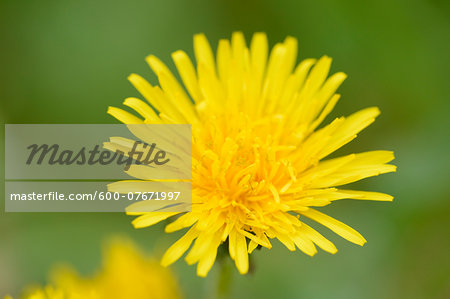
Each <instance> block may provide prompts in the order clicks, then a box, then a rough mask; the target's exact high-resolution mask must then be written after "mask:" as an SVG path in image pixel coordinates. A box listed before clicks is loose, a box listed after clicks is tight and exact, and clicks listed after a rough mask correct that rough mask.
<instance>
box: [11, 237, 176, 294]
mask: <svg viewBox="0 0 450 299" xmlns="http://www.w3.org/2000/svg"><path fill="white" fill-rule="evenodd" d="M168 270H169V269H165V268H163V267H161V265H159V263H158V262H157V261H156V260H154V259H152V258H149V257H146V256H145V255H143V254H142V253H141V252H140V251H139V249H138V248H137V247H136V246H135V245H134V244H133V243H131V241H129V240H128V239H123V238H119V239H115V240H113V241H112V242H110V244H109V245H108V246H107V247H106V250H105V253H104V257H103V267H102V268H101V269H100V271H98V272H97V273H96V274H95V275H93V276H91V277H83V276H80V275H79V274H78V273H77V272H76V271H75V270H74V269H73V268H72V267H69V266H60V267H58V268H55V269H54V271H53V273H52V275H51V284H48V285H47V286H45V287H39V286H31V287H29V288H28V289H27V290H26V291H25V294H24V296H22V297H21V298H25V299H114V298H117V299H123V298H140V299H141V298H142V299H166V298H169V299H177V298H181V297H182V296H181V293H180V289H179V287H178V284H177V282H176V280H175V277H174V276H173V275H172V273H171V272H170V271H168ZM5 299H12V297H10V296H6V297H5Z"/></svg>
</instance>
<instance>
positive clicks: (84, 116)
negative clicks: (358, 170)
mask: <svg viewBox="0 0 450 299" xmlns="http://www.w3.org/2000/svg"><path fill="white" fill-rule="evenodd" d="M449 12H450V6H449V3H448V2H446V1H439V0H429V1H424V0H422V1H418V0H412V1H406V0H402V1H388V0H380V1H373V2H371V3H366V2H364V1H345V0H343V1H332V0H328V1H324V0H322V1H270V2H269V1H256V0H251V1H236V0H232V1H181V0H178V1H174V0H169V1H138V0H132V1H104V0H101V1H74V0H71V1H16V0H7V1H5V0H1V1H0V45H1V55H0V118H1V119H2V120H3V122H5V123H116V121H115V120H114V119H113V118H112V117H110V116H108V115H107V114H106V109H107V106H108V105H114V106H121V102H122V101H123V99H124V98H125V97H128V96H138V93H137V91H136V90H134V88H133V87H132V86H131V84H129V83H128V82H127V80H126V77H127V76H128V75H129V74H130V73H133V72H134V73H138V74H141V75H143V76H144V77H146V78H149V79H150V80H151V81H152V82H156V81H155V77H154V75H152V74H151V72H150V69H149V67H148V66H147V65H146V63H145V61H144V57H145V56H146V55H148V54H155V55H156V56H158V57H159V58H161V59H162V60H163V61H164V62H166V63H168V64H169V65H170V67H171V68H172V69H173V63H172V62H171V60H170V53H171V52H173V51H175V50H178V49H184V50H186V51H187V52H188V53H189V54H190V55H191V56H192V35H193V34H194V33H198V32H204V33H205V34H206V35H207V36H208V38H209V39H210V41H211V44H212V45H213V47H214V48H215V47H216V45H217V42H218V40H219V39H220V38H229V37H230V35H231V32H232V31H234V30H242V31H243V32H244V33H245V35H246V37H247V40H249V39H250V37H251V34H252V33H253V32H255V31H265V32H267V33H268V35H269V40H270V43H271V45H273V44H274V43H276V42H278V41H282V40H283V39H284V38H285V37H286V36H287V35H291V36H294V37H297V38H298V40H299V56H300V59H304V58H309V57H315V58H318V57H320V56H321V55H324V54H326V55H329V56H331V57H333V59H334V60H333V66H332V71H333V72H337V71H344V72H346V73H347V74H348V76H349V77H348V79H347V80H346V82H344V84H343V86H342V87H341V88H340V89H339V92H340V93H341V94H342V98H341V100H340V102H339V104H338V106H337V108H336V109H335V111H334V113H333V117H337V116H341V115H348V114H350V113H352V112H354V111H356V110H358V109H361V108H363V107H368V106H378V107H380V109H381V111H382V114H381V116H380V117H379V118H378V119H377V121H376V122H375V123H374V124H373V125H372V126H371V127H369V128H368V129H366V130H365V131H364V132H363V133H362V134H361V135H360V136H359V138H358V139H357V140H355V141H353V142H352V143H351V144H349V145H347V146H346V147H345V148H343V149H342V150H340V151H339V153H341V154H345V153H351V152H359V151H365V150H372V149H387V150H394V151H395V154H396V160H395V164H396V165H397V166H398V171H397V173H395V174H388V175H383V176H381V177H376V178H371V179H368V180H365V181H364V182H360V183H357V184H354V187H355V188H360V189H363V190H373V191H383V192H386V193H389V194H392V195H393V196H395V201H394V202H393V203H385V202H361V201H341V202H337V203H335V204H333V205H331V206H328V207H326V208H323V209H321V210H323V211H325V212H326V213H328V214H329V215H331V216H334V217H336V218H337V219H339V220H342V221H343V222H345V223H347V224H349V225H351V226H353V227H354V228H356V229H357V230H358V231H359V232H361V233H362V234H363V235H364V236H365V238H366V239H367V240H368V242H367V244H366V245H365V246H364V247H362V248H360V247H359V246H357V245H353V244H350V243H348V242H347V241H345V240H343V239H341V238H340V237H338V236H336V235H333V234H332V233H330V232H329V231H327V230H326V229H320V227H319V226H317V225H315V226H314V227H316V228H317V227H319V230H320V232H323V233H324V235H326V236H328V237H330V239H331V240H332V241H333V242H335V244H336V245H337V247H338V249H339V252H338V253H337V254H336V255H329V254H327V253H324V252H319V253H318V254H317V255H316V256H315V257H313V258H310V257H308V256H306V255H304V254H302V253H300V252H298V251H297V252H294V253H291V252H289V251H288V250H287V249H286V248H284V247H282V246H281V245H279V244H278V243H277V242H276V241H274V243H276V244H275V246H274V248H273V249H272V250H265V249H263V250H261V251H258V252H256V253H255V254H254V262H255V271H254V273H253V274H250V275H247V276H240V275H239V274H238V273H237V271H236V270H234V269H233V273H234V274H233V288H232V294H233V295H235V297H237V298H246V297H248V298H257V297H262V298H267V297H276V298H400V297H402V298H444V297H449V296H450V275H449V273H450V262H449V261H450V259H449V258H448V252H449V251H450V244H449V243H450V241H449V238H448V236H449V232H448V229H449V227H450V220H449V219H450V217H449V214H450V204H449V199H450V198H449V195H450V192H449V185H448V181H449V177H450V159H449V157H448V155H449V154H448V153H449V148H450V142H449V133H448V132H449V129H450V123H449V112H450V96H449V83H448V80H449V72H450V71H449V69H450V61H449V60H450V56H449V53H450V17H449V15H450V14H449ZM331 119H332V118H329V119H328V120H331ZM2 135H3V131H2ZM2 137H3V136H2ZM2 156H3V145H2ZM1 163H2V164H1V166H2V168H4V161H1ZM2 176H3V173H2ZM1 188H3V186H2V187H1ZM0 191H2V193H3V190H0ZM2 198H3V197H2ZM0 213H1V218H0V295H2V294H4V293H5V292H11V293H13V294H17V293H18V291H19V290H20V289H21V287H22V286H24V285H26V284H28V283H30V282H39V283H43V282H45V279H46V275H47V274H46V273H47V272H48V270H49V269H50V268H51V266H52V265H53V264H54V263H57V262H61V261H64V262H67V263H71V264H73V265H74V266H75V267H76V268H77V269H78V270H79V271H80V272H81V273H83V274H89V273H92V271H93V270H94V269H96V268H98V266H99V264H100V246H101V243H102V240H104V239H105V238H107V237H108V236H110V235H114V234H116V233H122V234H127V235H128V236H130V237H131V238H133V239H135V240H136V241H137V242H138V243H139V244H140V245H142V246H143V247H144V248H146V249H147V250H148V251H149V252H153V253H154V254H155V255H156V256H161V255H162V253H163V252H164V249H165V248H167V247H168V246H169V245H170V244H171V243H172V242H174V241H175V239H176V238H178V237H179V236H180V234H171V235H167V234H163V233H162V228H163V225H162V224H160V225H156V226H155V227H153V228H148V229H141V230H134V229H133V228H132V227H131V224H130V222H131V220H132V218H131V217H128V216H125V215H123V214H113V213H110V214H108V213H103V214H99V213H91V214H82V213H73V214H56V213H55V214H52V213H17V214H10V213H8V214H5V213H4V210H3V209H2V211H1V212H0ZM217 268H218V267H217V264H216V265H215V267H214V268H213V270H212V272H211V273H210V275H209V276H208V278H206V279H202V278H199V277H196V276H195V268H194V267H192V266H187V265H186V263H185V262H184V261H179V262H177V263H176V264H175V265H174V266H173V267H172V269H173V270H174V271H175V272H176V274H177V277H178V280H179V281H180V283H181V286H182V289H183V291H184V293H185V294H186V295H187V297H188V298H199V297H200V298H201V297H208V296H209V295H210V294H211V292H214V287H215V281H216V279H217V274H218V271H217V270H218V269H217ZM137 279H138V278H137Z"/></svg>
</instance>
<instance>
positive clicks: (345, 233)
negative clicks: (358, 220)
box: [301, 209, 366, 246]
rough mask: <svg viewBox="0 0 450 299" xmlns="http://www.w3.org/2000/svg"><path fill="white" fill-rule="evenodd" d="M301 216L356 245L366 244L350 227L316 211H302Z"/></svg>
mask: <svg viewBox="0 0 450 299" xmlns="http://www.w3.org/2000/svg"><path fill="white" fill-rule="evenodd" d="M301 214H302V215H304V216H306V217H308V218H311V219H312V220H314V221H317V222H318V223H320V224H322V225H323V226H326V227H328V228H329V229H331V230H332V231H334V232H335V233H336V234H338V235H340V236H341V237H342V238H344V239H346V240H348V241H350V242H352V243H355V244H358V245H361V246H362V245H364V243H366V239H364V237H363V236H361V234H360V233H358V232H357V231H356V230H354V229H353V228H351V227H350V226H348V225H346V224H344V223H342V222H340V221H338V220H336V219H334V218H332V217H330V216H328V215H325V214H323V213H321V212H319V211H317V210H314V209H309V210H307V211H302V212H301Z"/></svg>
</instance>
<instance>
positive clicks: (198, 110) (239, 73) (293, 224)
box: [108, 32, 396, 276]
mask: <svg viewBox="0 0 450 299" xmlns="http://www.w3.org/2000/svg"><path fill="white" fill-rule="evenodd" d="M194 53H195V60H196V66H194V64H193V63H192V62H191V60H190V59H189V57H188V55H187V54H186V53H185V52H183V51H176V52H174V53H173V54H172V58H173V61H174V63H175V66H176V68H177V70H178V74H179V76H180V78H181V81H182V84H180V82H179V81H178V80H177V79H176V77H175V76H174V75H173V74H172V73H171V72H170V71H169V68H168V67H167V66H166V65H165V64H164V63H163V62H161V60H159V59H158V58H156V57H155V56H152V55H150V56H148V57H147V58H146V61H147V62H148V64H149V65H150V67H151V68H152V70H153V71H154V72H155V73H156V75H157V77H158V81H159V85H160V86H152V85H151V84H150V83H149V82H147V81H146V80H145V79H144V78H142V77H141V76H139V75H136V74H132V75H130V76H129V78H128V79H129V80H130V81H131V83H132V84H133V85H134V86H135V87H136V89H137V90H138V91H139V92H140V93H141V94H142V96H143V97H144V98H145V100H147V101H148V102H149V103H150V104H151V106H150V105H148V104H147V103H145V102H144V101H142V100H140V99H137V98H127V99H126V100H125V102H124V105H126V106H128V107H130V108H132V109H134V110H135V111H136V112H137V113H138V114H139V115H140V117H138V116H136V115H134V114H131V113H129V112H126V111H124V110H122V109H119V108H115V107H110V108H109V109H108V113H109V114H111V115H112V116H114V117H116V118H117V119H118V120H119V121H121V122H123V123H127V124H139V123H181V124H184V123H189V124H192V126H193V149H192V152H193V157H192V159H193V169H192V172H193V174H192V184H193V191H192V192H193V207H192V211H191V212H186V213H184V214H180V215H177V213H169V212H147V213H141V214H140V215H139V217H137V218H136V219H134V221H133V225H134V226H135V227H136V228H141V227H147V226H150V225H153V224H155V223H157V222H160V221H162V220H165V219H167V218H169V217H172V216H176V215H177V216H176V217H177V218H176V220H175V221H173V222H172V223H170V224H168V225H167V226H166V228H165V231H166V232H167V233H170V232H174V231H177V230H181V229H186V228H188V230H187V232H186V233H185V234H184V235H183V237H181V238H180V239H179V240H178V241H176V242H175V243H174V244H173V245H172V246H171V247H170V248H169V249H168V250H167V251H166V253H165V254H164V256H163V258H162V264H163V265H165V266H167V265H169V264H172V263H173V262H175V261H176V260H178V259H179V258H180V257H181V256H182V255H183V254H184V253H185V252H186V251H187V250H188V249H189V248H190V251H189V253H188V254H187V255H186V258H185V260H186V262H187V263H188V264H195V263H198V265H197V274H198V275H199V276H206V275H207V273H208V271H209V270H210V269H211V267H212V266H213V264H214V261H215V259H216V255H217V249H218V247H219V246H220V245H221V244H222V243H224V242H226V241H228V250H229V255H230V257H231V258H232V259H233V260H234V261H235V264H236V267H237V269H238V270H239V272H240V273H242V274H245V273H247V272H248V269H249V258H248V255H249V254H250V253H252V251H253V250H254V249H255V248H256V247H258V246H262V247H265V248H269V249H270V248H271V247H272V243H271V242H272V239H278V240H279V241H280V242H281V243H283V244H284V245H285V246H286V247H287V248H288V249H289V250H291V251H294V250H296V248H298V249H300V250H301V251H303V252H304V253H306V254H308V255H311V256H312V255H314V254H315V253H316V252H317V249H316V246H318V247H320V248H322V249H323V250H325V251H327V252H330V253H335V252H336V251H337V249H336V247H335V246H334V245H333V243H331V242H330V241H329V240H327V239H326V238H324V237H323V236H322V235H321V234H320V233H318V232H317V231H316V230H314V229H313V228H311V227H310V226H308V225H307V224H305V223H304V222H303V219H305V218H310V219H312V220H314V221H316V222H318V223H319V224H321V225H323V226H325V227H327V228H329V229H331V230H332V231H334V232H335V233H336V234H338V235H340V236H341V237H343V238H345V239H347V240H348V241H350V242H353V243H355V244H358V245H363V244H364V243H365V242H366V240H365V239H364V238H363V237H362V236H361V235H360V234H359V233H358V232H357V231H355V230H354V229H352V228H351V227H349V226H347V225H346V224H344V223H342V222H340V221H338V220H336V219H334V218H332V217H330V216H327V215H325V214H324V213H322V212H320V211H319V210H320V207H323V206H325V205H328V204H330V203H331V202H333V201H336V200H340V199H346V198H350V199H359V200H379V201H391V200H392V197H391V196H389V195H386V194H383V193H377V192H365V191H353V190H344V189H340V188H338V187H339V186H342V185H345V184H348V183H352V182H355V181H358V180H361V179H364V178H367V177H371V176H376V175H379V174H382V173H387V172H392V171H395V169H396V168H395V166H393V165H390V164H387V163H388V162H390V161H391V160H393V158H394V156H393V153H392V152H390V151H370V152H363V153H358V154H350V155H347V156H343V157H339V158H333V159H325V158H326V157H327V156H329V155H330V154H331V153H333V152H334V151H336V150H337V149H339V148H340V147H342V146H343V145H345V144H346V143H349V142H350V141H351V140H353V139H354V138H355V137H356V135H357V134H358V133H359V132H360V131H361V130H363V129H364V128H366V127H367V126H368V125H370V124H371V123H372V122H373V121H374V120H375V118H376V117H377V116H378V114H379V113H380V112H379V110H378V108H375V107H373V108H367V109H364V110H361V111H359V112H356V113H354V114H352V115H350V116H348V117H340V118H336V119H335V120H333V121H332V122H331V123H330V124H328V125H322V126H321V123H322V121H323V120H324V119H325V118H326V117H327V115H328V114H329V113H330V112H331V111H332V109H333V107H334V106H335V105H336V103H337V101H338V100H339V98H340V95H339V94H337V93H336V90H337V88H338V87H339V85H340V84H341V83H342V82H343V81H344V79H345V78H346V75H345V74H344V73H341V72H339V73H336V74H333V75H331V76H329V77H328V73H329V70H330V64H331V59H330V58H329V57H327V56H324V57H322V58H320V59H319V60H317V61H316V60H314V59H306V60H303V61H302V62H300V63H299V64H298V65H296V64H297V63H296V60H297V40H296V39H295V38H292V37H287V38H286V40H285V41H284V42H283V43H278V44H276V45H275V46H274V48H273V49H272V51H270V53H269V49H268V42H267V37H266V35H265V34H263V33H256V34H255V35H254V36H253V38H252V40H251V43H250V45H249V46H247V45H246V42H245V39H244V36H243V34H242V33H240V32H236V33H234V34H233V35H232V38H231V41H229V40H225V39H223V40H220V42H219V45H218V48H217V53H216V55H214V54H213V51H212V50H211V46H210V44H209V43H208V40H207V39H206V37H205V36H204V35H203V34H198V35H195V36H194ZM324 159H325V160H324ZM130 174H131V175H134V176H135V177H137V178H141V179H142V176H140V175H139V174H138V173H136V174H133V172H131V173H130ZM136 214H137V213H133V215H136ZM192 244H193V245H192ZM191 245H192V247H191Z"/></svg>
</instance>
